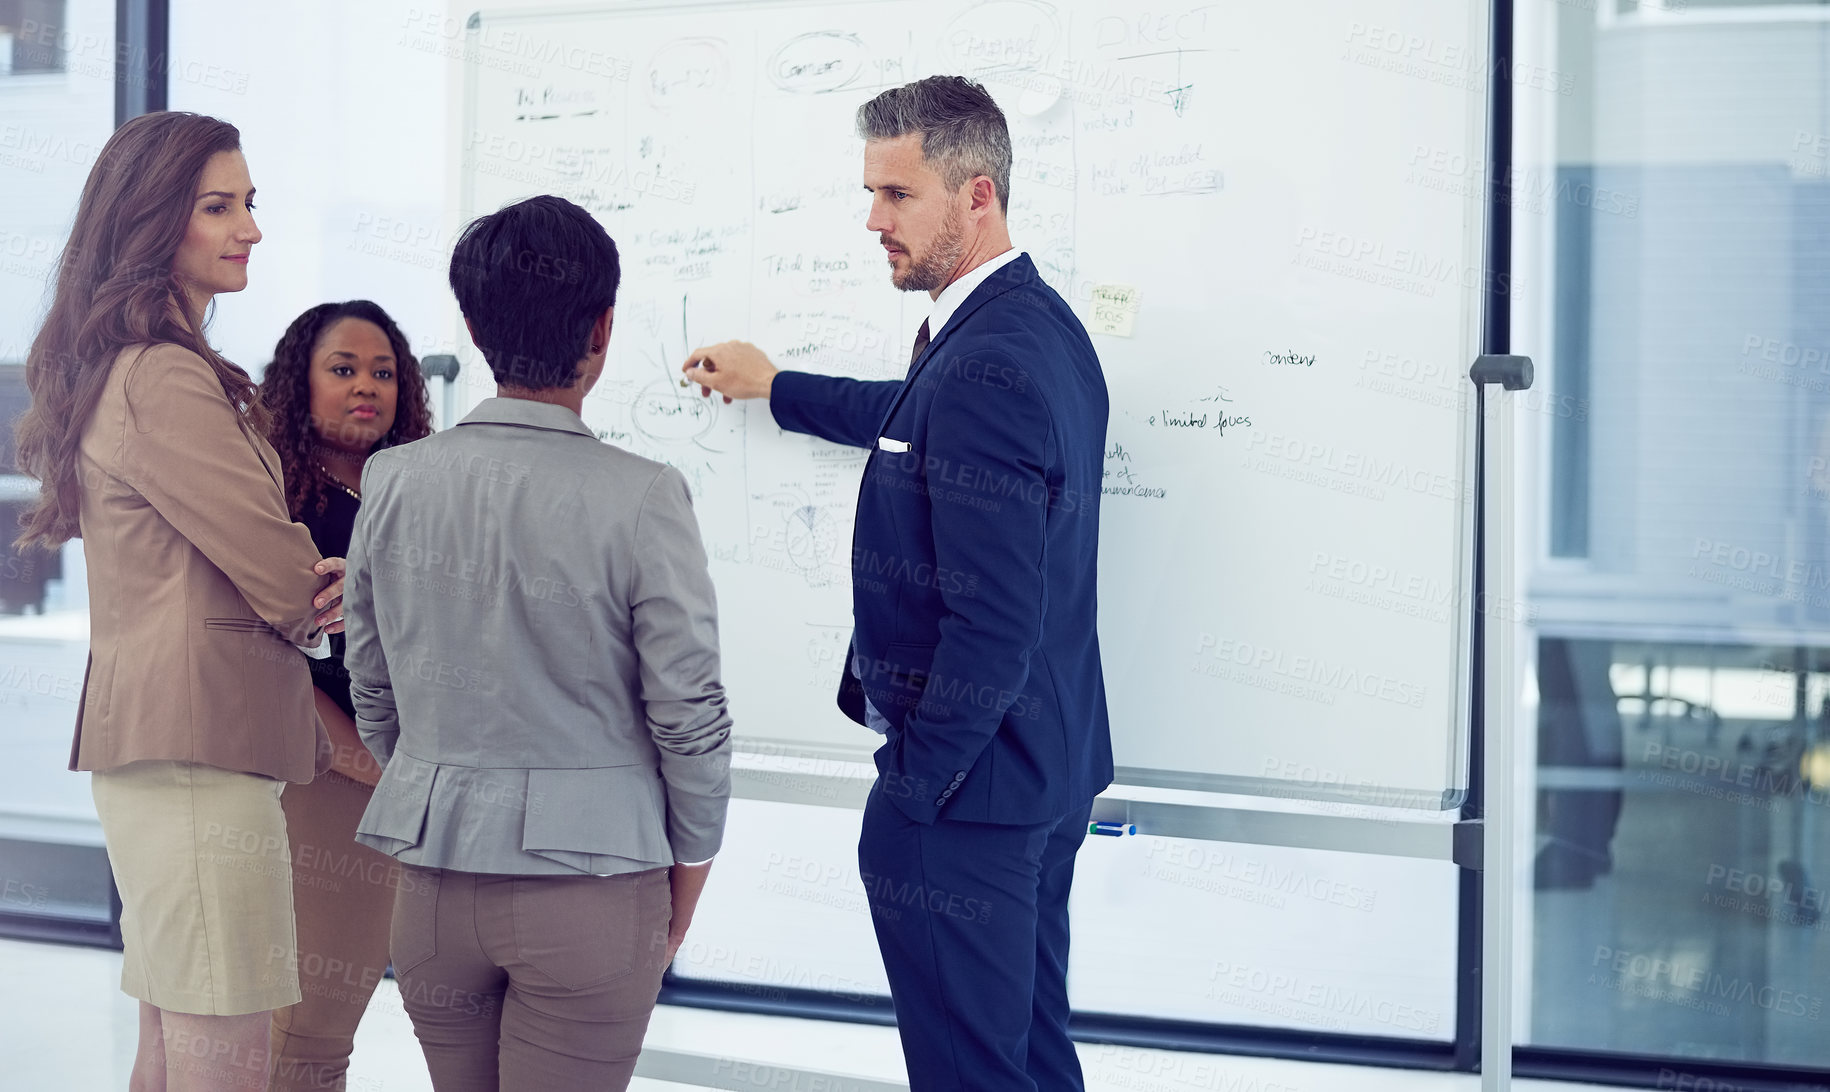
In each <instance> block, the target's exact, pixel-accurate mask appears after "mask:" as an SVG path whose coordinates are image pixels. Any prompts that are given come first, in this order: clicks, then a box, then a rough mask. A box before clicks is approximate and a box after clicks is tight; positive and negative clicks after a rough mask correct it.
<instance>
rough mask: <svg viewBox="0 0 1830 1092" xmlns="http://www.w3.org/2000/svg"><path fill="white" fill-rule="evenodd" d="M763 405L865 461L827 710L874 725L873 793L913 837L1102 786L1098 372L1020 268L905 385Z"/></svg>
mask: <svg viewBox="0 0 1830 1092" xmlns="http://www.w3.org/2000/svg"><path fill="white" fill-rule="evenodd" d="M769 408H770V409H771V410H772V411H773V412H774V414H775V420H776V422H777V423H778V424H780V425H781V426H782V427H783V428H786V429H792V430H794V431H796V432H808V433H812V434H814V435H816V436H822V437H825V438H826V439H828V440H831V441H834V442H836V443H843V444H851V445H854V446H857V447H866V448H870V449H871V454H870V457H869V459H868V461H867V462H866V463H865V467H864V480H863V483H862V485H861V486H860V488H859V492H858V516H857V526H856V528H855V530H854V531H853V536H852V604H853V616H854V620H855V623H856V627H857V628H856V631H855V632H854V634H853V638H852V642H853V648H852V652H853V654H852V656H851V657H850V662H849V663H848V665H847V667H848V673H847V675H846V678H845V685H842V686H841V698H840V706H841V707H842V708H846V711H847V712H848V713H850V714H851V715H852V717H853V719H856V720H862V719H863V715H862V702H861V701H859V700H857V699H856V696H855V695H856V692H857V690H858V689H859V688H861V689H862V696H864V697H868V698H869V699H870V702H871V704H872V705H874V706H875V707H876V708H877V710H878V711H879V712H880V713H882V714H883V716H884V718H885V719H886V720H888V721H889V725H890V727H889V733H888V736H887V738H886V739H885V741H884V743H883V745H882V747H880V748H879V749H878V751H877V755H876V758H877V769H878V771H879V773H880V774H881V775H882V776H881V779H880V785H879V789H880V791H882V792H884V793H885V794H886V795H888V796H889V797H890V798H891V799H893V800H894V801H895V802H896V804H897V806H898V807H900V808H901V810H902V811H903V812H905V813H906V814H907V815H908V816H909V817H910V818H912V819H914V820H917V821H919V822H923V823H930V822H933V821H934V820H935V819H936V818H938V817H939V816H940V815H942V814H943V813H944V814H945V815H947V816H948V817H950V818H953V819H959V820H970V821H976V822H988V823H1004V824H1028V823H1040V822H1044V821H1046V820H1051V819H1056V818H1058V817H1060V816H1061V815H1064V814H1066V813H1067V812H1068V810H1069V809H1071V808H1074V807H1077V806H1079V805H1082V804H1085V803H1086V802H1087V801H1088V800H1090V799H1092V797H1093V796H1094V795H1095V794H1097V793H1098V792H1099V791H1100V790H1101V789H1104V788H1105V787H1106V786H1107V785H1109V784H1111V781H1112V741H1111V733H1110V729H1109V727H1108V724H1107V720H1106V691H1105V680H1104V678H1103V676H1102V675H1101V673H1100V664H1099V637H1098V634H1097V632H1096V620H1097V608H1096V593H1095V586H1096V575H1097V569H1098V565H1097V562H1098V556H1099V495H1100V484H1101V479H1102V477H1103V474H1104V465H1105V437H1106V415H1107V402H1106V383H1105V376H1104V375H1103V373H1102V372H1101V370H1100V367H1099V358H1098V356H1097V355H1095V353H1094V352H1093V344H1092V342H1091V341H1090V340H1088V338H1087V334H1086V330H1085V329H1083V328H1082V327H1081V325H1080V321H1079V320H1078V319H1076V318H1075V317H1074V313H1073V312H1072V311H1071V310H1069V308H1068V306H1067V303H1066V302H1065V301H1063V300H1062V299H1061V297H1060V296H1059V295H1057V294H1056V293H1055V291H1054V290H1053V289H1051V288H1050V287H1049V286H1048V285H1047V284H1045V283H1044V282H1043V281H1042V278H1041V277H1039V276H1038V275H1037V273H1036V267H1035V265H1034V264H1033V263H1032V262H1031V261H1030V260H1029V258H1028V257H1027V256H1024V257H1019V258H1018V259H1016V260H1015V261H1013V262H1010V263H1009V264H1008V265H1005V266H1004V267H1003V268H1001V269H999V270H998V271H997V272H995V273H993V274H992V275H991V276H990V277H988V278H986V280H985V282H984V283H983V284H981V285H979V286H978V288H977V289H975V290H974V291H973V293H972V294H971V295H970V296H968V297H967V298H966V300H965V302H964V303H962V304H961V305H960V307H959V309H958V310H957V311H955V312H954V314H953V317H952V319H951V320H950V321H949V322H948V324H947V326H946V327H945V328H944V329H943V330H941V331H940V334H939V336H938V337H935V338H934V339H933V341H932V342H931V343H930V344H929V345H928V347H927V349H926V350H925V351H924V352H923V353H922V355H921V357H920V358H919V359H918V360H916V361H915V362H914V363H913V364H912V365H911V366H910V368H909V374H908V377H907V378H906V379H905V380H903V381H902V382H896V381H894V380H888V381H879V382H866V381H861V380H855V379H838V378H831V377H827V376H817V375H809V374H807V373H805V372H782V373H780V374H779V375H777V376H776V377H775V386H774V388H773V390H772V391H771V394H770V400H769ZM879 438H882V439H883V440H884V441H885V442H884V443H883V444H879ZM905 445H906V448H905ZM848 688H849V689H850V690H851V692H852V694H853V695H854V697H853V698H851V699H850V700H848V699H847V697H846V691H847V689H848Z"/></svg>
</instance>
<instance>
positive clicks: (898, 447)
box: [877, 436, 914, 455]
mask: <svg viewBox="0 0 1830 1092" xmlns="http://www.w3.org/2000/svg"><path fill="white" fill-rule="evenodd" d="M877 447H878V448H879V449H880V450H883V451H893V452H895V453H897V454H898V455H900V454H902V453H903V452H905V451H912V450H914V446H913V445H911V444H910V443H909V442H908V441H907V440H892V439H890V438H889V437H888V436H879V437H877Z"/></svg>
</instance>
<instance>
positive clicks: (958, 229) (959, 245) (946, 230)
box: [890, 209, 966, 292]
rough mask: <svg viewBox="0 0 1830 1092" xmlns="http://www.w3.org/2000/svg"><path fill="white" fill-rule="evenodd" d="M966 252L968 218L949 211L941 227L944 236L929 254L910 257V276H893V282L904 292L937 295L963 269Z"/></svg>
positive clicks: (929, 250) (911, 255)
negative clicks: (959, 268) (961, 264)
mask: <svg viewBox="0 0 1830 1092" xmlns="http://www.w3.org/2000/svg"><path fill="white" fill-rule="evenodd" d="M965 253H966V231H965V221H964V218H963V217H961V216H960V214H959V211H958V210H957V209H954V210H949V211H948V213H947V219H946V220H945V221H944V222H943V223H942V224H941V225H940V236H939V237H938V238H936V239H935V240H934V242H933V244H932V245H931V246H929V247H928V252H927V253H926V254H923V255H922V256H921V257H920V259H917V258H916V257H915V255H914V254H910V255H909V262H910V265H909V268H908V271H907V272H906V273H895V272H892V273H891V274H890V283H891V284H893V285H895V286H896V287H897V288H900V289H902V290H903V291H904V292H933V291H936V290H937V289H941V288H945V287H946V285H947V279H948V278H949V277H951V276H952V275H953V270H954V269H956V268H957V267H958V266H959V260H960V258H961V257H963V256H964V255H965Z"/></svg>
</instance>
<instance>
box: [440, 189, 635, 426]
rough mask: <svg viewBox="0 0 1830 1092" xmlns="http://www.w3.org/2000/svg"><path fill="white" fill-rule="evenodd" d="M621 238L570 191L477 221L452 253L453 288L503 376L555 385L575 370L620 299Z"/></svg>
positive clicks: (534, 386)
mask: <svg viewBox="0 0 1830 1092" xmlns="http://www.w3.org/2000/svg"><path fill="white" fill-rule="evenodd" d="M621 278H622V267H621V265H620V263H619V262H618V261H617V256H616V243H615V242H614V241H612V240H611V238H610V235H609V233H608V232H606V231H605V230H604V228H603V225H601V224H599V223H598V222H597V221H596V220H594V219H592V217H591V214H590V213H588V212H586V211H585V210H584V209H582V208H579V207H578V206H577V205H574V204H573V203H572V202H570V201H567V200H566V199H565V198H563V197H554V196H552V195H550V194H543V195H541V196H539V197H530V198H528V199H527V200H525V201H519V202H516V203H515V204H512V205H505V206H503V207H502V208H501V209H500V210H498V211H496V212H492V213H490V214H489V215H487V216H479V217H478V218H476V219H475V220H472V221H471V222H470V223H469V224H468V225H467V226H465V228H464V231H463V233H462V234H461V235H459V236H458V241H457V246H456V247H454V248H453V249H452V252H451V291H452V292H453V293H454V294H455V295H456V296H457V301H458V310H460V311H462V312H463V313H464V317H465V318H466V319H468V320H470V325H471V329H472V331H473V336H474V337H475V339H476V343H477V348H478V349H479V350H481V352H482V353H483V359H484V360H487V361H489V370H490V371H491V372H494V373H495V377H496V382H498V383H501V384H503V385H505V386H512V387H525V388H528V389H530V390H548V389H551V388H555V387H567V386H570V385H571V384H572V381H573V380H574V379H576V378H577V375H578V361H579V359H580V358H581V357H583V356H584V355H585V353H586V339H587V338H588V337H590V334H591V323H592V322H594V321H596V319H597V316H599V315H601V314H603V313H604V309H605V308H606V307H613V306H615V305H616V286H617V282H618V281H619V280H621Z"/></svg>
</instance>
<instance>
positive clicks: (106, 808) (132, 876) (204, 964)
mask: <svg viewBox="0 0 1830 1092" xmlns="http://www.w3.org/2000/svg"><path fill="white" fill-rule="evenodd" d="M91 777H92V780H91V782H90V785H91V791H92V792H93V793H94V794H95V810H96V813H97V814H98V815H100V816H101V820H102V837H103V839H104V840H105V841H106V842H107V844H108V862H109V864H110V866H112V868H113V869H114V883H115V886H116V887H118V888H119V889H120V892H121V940H122V943H123V947H124V951H123V952H122V962H121V991H122V992H123V993H125V994H127V995H128V996H129V997H137V998H139V999H140V1000H142V1001H145V1002H148V1003H150V1004H153V1005H157V1006H158V1007H159V1008H162V1009H169V1010H171V1011H172V1012H185V1013H196V1014H199V1015H206V1016H235V1015H240V1014H243V1013H252V1012H264V1011H266V1010H268V1009H277V1008H283V1007H284V1006H287V1005H292V1004H296V1003H297V1002H298V1000H299V974H298V955H297V945H296V940H295V934H294V932H293V919H292V864H291V855H290V852H289V850H288V848H287V844H286V816H285V813H284V812H282V811H281V810H280V790H281V789H283V788H285V785H286V783H285V782H284V781H276V780H274V779H272V778H270V777H261V776H259V775H258V774H249V773H239V772H236V771H233V770H223V769H218V768H216V767H214V766H200V765H196V764H194V763H189V762H164V761H147V762H131V763H128V764H127V765H125V766H122V767H119V768H118V769H114V770H107V771H98V772H96V773H95V774H93V775H91Z"/></svg>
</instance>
